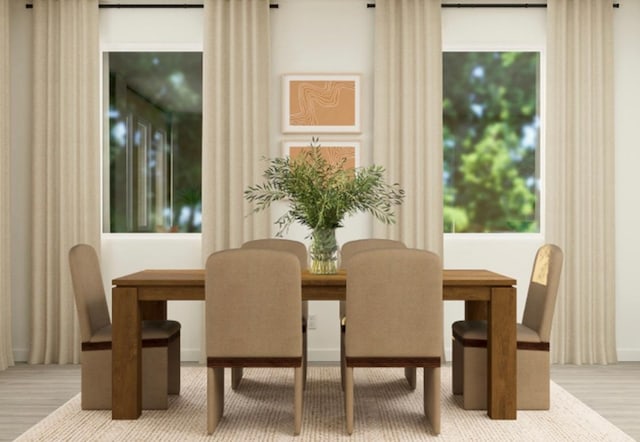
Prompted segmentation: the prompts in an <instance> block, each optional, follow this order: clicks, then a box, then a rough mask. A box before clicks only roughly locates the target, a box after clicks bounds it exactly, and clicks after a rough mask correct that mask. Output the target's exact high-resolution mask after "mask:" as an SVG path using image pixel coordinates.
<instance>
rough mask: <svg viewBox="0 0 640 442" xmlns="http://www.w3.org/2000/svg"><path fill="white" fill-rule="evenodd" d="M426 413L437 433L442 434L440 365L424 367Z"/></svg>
mask: <svg viewBox="0 0 640 442" xmlns="http://www.w3.org/2000/svg"><path fill="white" fill-rule="evenodd" d="M424 414H425V416H427V420H428V421H429V423H431V427H432V428H433V431H434V433H435V434H440V414H441V413H440V367H435V368H433V367H432V368H428V367H425V368H424Z"/></svg>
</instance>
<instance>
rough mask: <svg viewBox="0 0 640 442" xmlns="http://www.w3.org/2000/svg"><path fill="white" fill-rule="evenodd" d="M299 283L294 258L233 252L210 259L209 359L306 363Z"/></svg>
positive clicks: (207, 288) (265, 252) (271, 252)
mask: <svg viewBox="0 0 640 442" xmlns="http://www.w3.org/2000/svg"><path fill="white" fill-rule="evenodd" d="M300 279H301V278H300V263H299V262H298V259H297V258H296V257H295V256H294V255H293V254H291V253H286V252H282V251H275V250H260V249H233V250H225V251H221V252H217V253H214V254H212V255H211V256H209V259H207V266H206V279H205V291H206V342H207V343H206V348H207V357H301V356H302V294H301V283H300Z"/></svg>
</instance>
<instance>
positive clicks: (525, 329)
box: [452, 244, 563, 410]
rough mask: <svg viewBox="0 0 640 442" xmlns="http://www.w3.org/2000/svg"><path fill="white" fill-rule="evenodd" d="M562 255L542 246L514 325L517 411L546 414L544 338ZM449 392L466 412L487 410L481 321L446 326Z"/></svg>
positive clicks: (484, 326)
mask: <svg viewBox="0 0 640 442" xmlns="http://www.w3.org/2000/svg"><path fill="white" fill-rule="evenodd" d="M562 261H563V253H562V250H560V248H559V247H558V246H555V245H553V244H546V245H543V246H542V247H540V249H538V252H537V254H536V257H535V260H534V263H533V271H532V273H531V281H530V283H529V291H528V294H527V301H526V304H525V309H524V314H523V317H522V323H521V324H518V325H517V367H518V369H517V379H518V381H517V395H518V396H517V408H518V409H519V410H548V409H549V396H550V393H549V369H550V367H549V336H550V334H551V322H552V320H553V312H554V309H555V305H556V297H557V293H558V285H559V282H560V273H561V270H562ZM452 331H453V361H452V370H453V373H452V389H453V393H454V394H462V395H463V407H464V408H465V409H468V410H486V408H487V322H486V321H457V322H455V323H454V324H453V326H452Z"/></svg>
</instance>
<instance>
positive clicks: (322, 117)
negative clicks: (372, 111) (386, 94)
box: [289, 80, 356, 126]
mask: <svg viewBox="0 0 640 442" xmlns="http://www.w3.org/2000/svg"><path fill="white" fill-rule="evenodd" d="M289 124H290V125H291V126H355V125H356V82H355V81H321V80H306V81H303V80H294V81H291V82H290V83H289Z"/></svg>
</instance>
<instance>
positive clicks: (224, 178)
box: [202, 0, 271, 260]
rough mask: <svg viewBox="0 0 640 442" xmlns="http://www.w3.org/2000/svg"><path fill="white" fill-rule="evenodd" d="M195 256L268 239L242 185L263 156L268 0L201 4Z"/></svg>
mask: <svg viewBox="0 0 640 442" xmlns="http://www.w3.org/2000/svg"><path fill="white" fill-rule="evenodd" d="M204 20H205V23H204V55H203V60H204V85H203V95H204V104H203V142H202V206H203V207H202V256H203V260H206V259H207V257H208V256H209V254H211V253H212V252H215V251H218V250H223V249H226V248H230V247H238V246H240V245H241V244H242V243H243V242H244V241H246V240H249V239H254V238H260V237H266V236H270V220H269V217H268V214H267V213H256V214H253V215H251V216H247V215H249V214H250V213H251V210H252V207H251V206H250V205H249V204H248V203H247V202H246V201H245V200H244V196H243V192H244V190H245V189H246V188H247V186H249V185H251V184H255V183H257V182H259V181H260V180H261V179H262V171H263V169H264V167H266V163H265V162H264V161H261V160H262V159H263V158H264V157H267V156H268V155H269V112H270V108H269V86H270V74H271V70H270V61H269V57H270V53H269V51H270V40H269V0H234V1H229V0H211V1H206V2H205V3H204Z"/></svg>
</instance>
